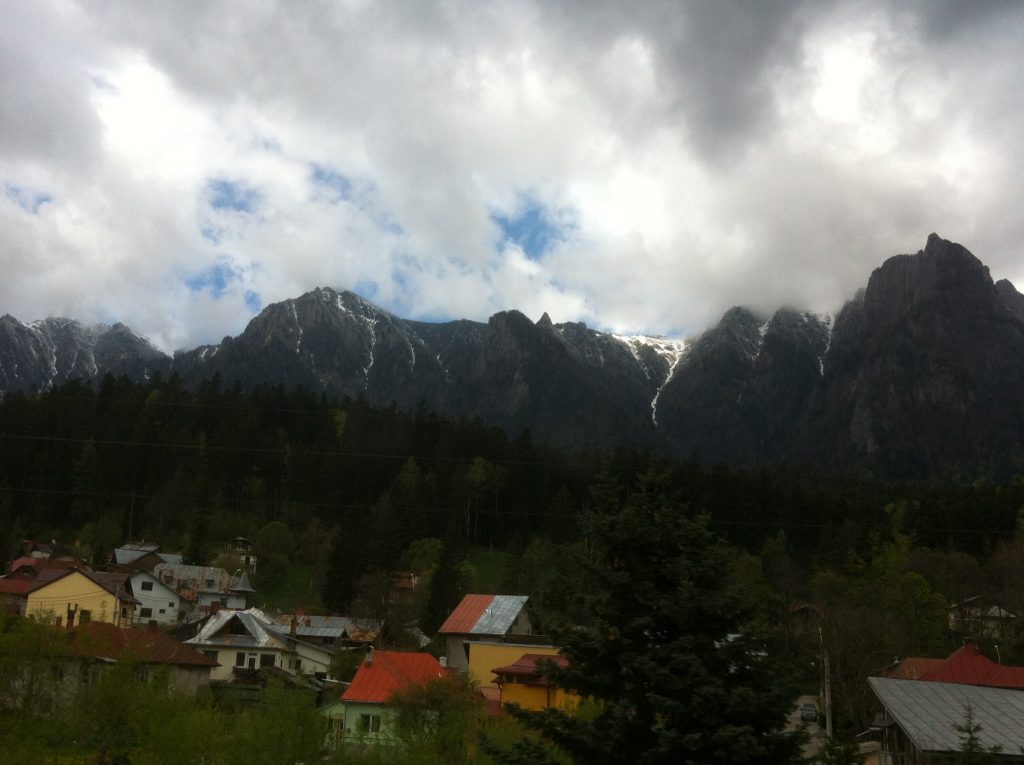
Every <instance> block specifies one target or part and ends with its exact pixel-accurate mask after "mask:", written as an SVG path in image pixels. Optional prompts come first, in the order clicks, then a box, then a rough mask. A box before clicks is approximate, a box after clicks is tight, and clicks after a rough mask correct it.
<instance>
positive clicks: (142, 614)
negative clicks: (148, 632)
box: [139, 608, 153, 619]
mask: <svg viewBox="0 0 1024 765" xmlns="http://www.w3.org/2000/svg"><path fill="white" fill-rule="evenodd" d="M152 615H153V609H152V608H143V609H142V610H141V611H139V616H140V617H141V618H143V619H148V618H149V617H151V616H152Z"/></svg>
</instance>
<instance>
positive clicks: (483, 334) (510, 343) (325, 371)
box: [0, 234, 1024, 477]
mask: <svg viewBox="0 0 1024 765" xmlns="http://www.w3.org/2000/svg"><path fill="white" fill-rule="evenodd" d="M157 373H160V374H162V375H164V376H165V377H166V376H168V375H170V374H174V373H176V374H177V375H179V376H180V377H181V379H182V380H183V381H184V383H185V384H186V385H189V386H195V385H197V384H198V383H199V382H200V381H202V380H203V379H210V378H212V377H213V376H214V375H219V377H220V380H221V381H222V382H223V383H224V384H234V382H235V381H236V380H237V381H240V382H241V383H242V384H243V385H244V386H253V385H257V384H284V385H287V386H293V385H302V386H305V387H306V388H309V389H312V390H316V391H323V392H325V393H326V394H328V395H330V396H335V397H339V398H340V397H345V396H348V397H353V398H356V397H365V398H366V399H367V400H368V401H369V402H371V403H375V404H383V405H389V404H395V405H396V406H397V407H398V408H399V409H404V410H412V409H414V408H416V407H419V406H421V405H422V406H426V408H427V409H429V410H433V411H435V412H438V413H442V414H445V415H448V416H453V417H472V418H481V419H482V420H483V421H485V422H488V423H492V424H494V425H498V426H501V427H503V428H505V429H506V430H507V431H508V432H509V433H510V434H511V435H513V436H516V435H518V434H520V433H521V432H523V431H524V430H529V431H530V432H531V434H532V436H533V437H534V438H537V439H543V440H545V441H549V442H551V443H553V444H555V445H557V446H562V447H568V448H589V447H612V446H628V447H637V448H645V449H646V448H652V449H655V450H659V451H662V452H666V453H669V454H674V455H678V456H693V457H695V458H697V459H700V460H702V461H704V462H710V463H714V462H726V463H733V464H747V465H757V464H778V463H781V462H789V463H799V464H807V463H810V464H819V465H824V466H828V467H839V468H844V469H870V470H876V471H879V472H880V473H881V474H885V475H896V476H902V477H909V476H931V477H934V476H952V475H957V474H960V475H977V474H986V475H994V474H1011V473H1018V472H1024V295H1021V293H1019V292H1018V291H1017V290H1016V289H1015V288H1014V286H1013V285H1012V284H1011V283H1010V282H1008V281H1006V280H1002V281H999V282H993V280H992V278H991V276H990V275H989V271H988V269H987V268H986V267H985V266H984V265H983V264H982V263H981V261H979V260H978V259H977V258H976V257H975V256H974V255H972V254H971V253H970V252H968V251H967V250H966V249H965V248H964V247H962V246H961V245H959V244H954V243H952V242H949V241H946V240H944V239H942V238H940V237H939V236H937V235H935V234H932V235H931V236H930V237H929V238H928V241H927V244H926V246H925V248H924V249H923V250H921V251H920V252H918V253H916V254H914V255H898V256H895V257H892V258H889V259H888V260H886V261H885V262H884V263H883V264H882V265H881V266H880V267H878V268H877V269H875V271H874V272H873V273H872V274H871V277H870V279H869V280H868V283H867V285H866V286H865V287H864V288H863V289H862V290H860V291H859V292H858V293H857V294H856V295H855V296H854V297H853V298H852V299H851V300H850V301H849V302H848V303H847V304H846V305H845V306H844V307H843V309H842V310H841V311H840V312H839V313H838V315H836V316H835V317H834V318H833V317H828V316H821V315H817V314H814V313H810V312H806V311H799V310H795V309H792V308H782V309H780V310H778V311H776V312H775V313H774V314H773V315H771V316H761V315H758V314H756V313H754V312H752V311H750V310H747V309H745V308H741V307H737V308H732V309H730V310H729V311H728V312H726V314H725V315H724V316H723V317H722V319H721V321H720V322H719V323H718V324H717V325H716V326H714V327H712V328H711V329H709V330H707V331H706V332H704V333H702V334H700V335H698V336H696V337H693V338H688V339H680V340H673V339H669V338H664V337H645V336H621V335H614V334H609V333H604V332H599V331H596V330H594V329H591V328H589V327H587V326H586V325H584V324H581V323H573V322H568V323H563V324H555V323H553V322H552V321H551V320H550V318H549V317H548V316H547V314H545V315H544V316H542V317H541V319H540V320H539V321H537V322H533V321H531V320H530V319H528V318H527V317H526V316H524V315H523V314H522V313H520V312H518V311H514V310H512V311H504V312H501V313H498V314H495V315H494V316H492V317H491V318H490V319H489V320H488V321H487V322H486V323H482V322H475V321H467V320H459V321H451V322H446V323H426V322H418V321H409V320H405V319H402V318H399V317H398V316H395V315H393V314H391V313H389V312H387V311H385V310H383V309H381V308H379V307H377V306H375V305H373V304H372V303H370V302H368V301H366V300H364V299H363V298H361V297H359V296H358V295H356V294H354V293H352V292H346V291H336V290H333V289H329V288H317V289H315V290H313V291H311V292H308V293H306V294H304V295H302V296H300V297H298V298H295V299H292V300H285V301H282V302H280V303H275V304H273V305H270V306H267V307H266V308H265V309H264V310H263V311H262V312H261V313H260V314H259V315H258V316H256V317H254V318H253V319H252V320H251V321H250V322H249V324H248V326H247V327H246V328H245V330H244V331H243V332H242V333H241V334H240V335H238V336H237V337H226V338H224V340H223V341H222V342H220V343H219V344H217V345H208V346H202V347H199V348H195V349H192V350H186V351H177V352H175V353H174V354H173V355H168V354H165V353H163V352H161V351H160V350H158V349H156V348H155V347H153V345H151V344H150V343H149V342H148V341H147V340H146V339H145V338H142V337H140V336H138V335H136V334H134V333H133V332H132V331H131V330H130V329H129V328H128V327H126V326H124V325H123V324H114V325H112V326H107V325H98V326H85V325H82V324H80V323H79V322H77V321H73V320H69V319H58V318H49V319H44V320H41V321H36V322H32V323H29V324H26V323H23V322H21V321H19V320H17V319H15V318H14V317H12V316H9V315H7V316H3V317H2V318H0V392H2V393H5V394H6V393H10V392H12V391H15V390H27V389H35V390H44V389H47V388H50V387H52V386H55V385H59V384H61V383H63V382H65V381H67V380H70V379H74V378H84V379H87V380H97V379H99V378H102V377H103V376H105V375H107V374H113V375H115V376H120V375H126V376H128V377H129V378H131V379H133V380H137V381H141V380H145V379H149V378H150V377H151V376H152V375H154V374H157Z"/></svg>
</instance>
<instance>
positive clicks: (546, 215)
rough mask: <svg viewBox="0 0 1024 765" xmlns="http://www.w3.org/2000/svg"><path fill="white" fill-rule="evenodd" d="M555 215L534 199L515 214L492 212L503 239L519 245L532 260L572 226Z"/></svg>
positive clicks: (538, 256) (561, 237)
mask: <svg viewBox="0 0 1024 765" xmlns="http://www.w3.org/2000/svg"><path fill="white" fill-rule="evenodd" d="M553 217H554V216H553V215H552V214H551V212H550V211H549V210H548V208H546V207H544V206H543V205H542V204H539V203H537V202H533V201H531V202H530V203H529V204H527V205H525V206H524V207H523V208H522V209H521V210H520V211H519V212H518V213H516V214H515V215H510V216H506V215H499V214H498V213H492V214H491V220H493V221H494V222H495V223H497V224H498V226H499V227H500V228H501V234H502V239H503V240H504V241H509V242H513V243H515V244H517V245H519V247H520V248H522V250H523V252H524V253H526V257H528V258H529V259H530V260H538V259H539V258H540V257H541V256H542V255H543V254H544V253H545V252H546V251H547V250H549V249H550V248H551V246H552V245H553V244H554V243H555V242H558V241H561V240H562V239H563V238H565V233H566V232H567V231H568V230H569V229H571V228H572V225H571V224H568V225H567V224H559V223H558V222H557V221H555V220H553Z"/></svg>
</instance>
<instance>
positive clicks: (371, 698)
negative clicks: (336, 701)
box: [341, 651, 445, 704]
mask: <svg viewBox="0 0 1024 765" xmlns="http://www.w3.org/2000/svg"><path fill="white" fill-rule="evenodd" d="M371 656H372V659H371V658H370V657H371ZM444 674H445V670H444V668H443V667H442V666H441V665H440V663H438V661H437V659H435V658H434V657H433V656H431V655H430V654H429V653H402V652H400V651H373V652H372V653H370V654H367V658H365V659H363V663H362V664H361V665H359V671H358V672H356V676H355V677H353V678H352V684H351V685H349V687H348V689H347V690H346V691H345V693H344V694H342V696H341V700H342V701H347V702H364V703H369V704H384V703H386V702H387V701H388V700H389V699H390V698H391V696H392V695H393V694H394V693H395V691H397V690H398V689H399V688H401V687H403V686H405V685H409V684H411V683H422V682H425V681H427V680H433V679H436V678H439V677H443V676H444Z"/></svg>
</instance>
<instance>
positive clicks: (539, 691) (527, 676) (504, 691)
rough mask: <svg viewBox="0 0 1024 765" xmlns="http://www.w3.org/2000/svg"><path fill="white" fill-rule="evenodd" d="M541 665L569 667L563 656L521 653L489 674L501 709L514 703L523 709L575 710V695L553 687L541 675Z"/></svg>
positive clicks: (577, 700)
mask: <svg viewBox="0 0 1024 765" xmlns="http://www.w3.org/2000/svg"><path fill="white" fill-rule="evenodd" d="M545 662H550V663H551V664H553V665H554V666H556V667H560V668H565V667H567V666H569V661H568V659H566V658H565V657H564V656H560V655H557V654H556V655H551V654H547V653H525V654H523V655H522V656H520V657H519V658H518V659H516V660H515V661H514V662H512V663H511V664H506V665H505V666H503V667H495V668H494V669H493V670H492V672H493V673H494V675H495V676H496V680H495V683H496V684H497V686H498V692H499V696H498V703H499V704H500V705H501V706H502V707H503V706H504V705H505V704H518V705H519V706H521V707H523V708H524V709H534V710H540V709H562V710H565V711H568V710H571V709H573V708H574V707H576V706H577V705H578V704H579V702H580V698H579V696H577V695H576V694H574V693H570V692H569V691H565V690H563V689H561V688H559V687H557V686H556V685H554V684H552V683H551V681H550V680H548V679H547V678H546V677H545V676H544V674H543V672H542V669H543V665H544V663H545Z"/></svg>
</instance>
